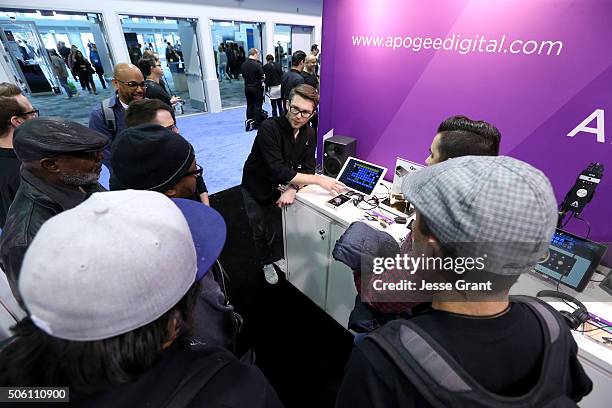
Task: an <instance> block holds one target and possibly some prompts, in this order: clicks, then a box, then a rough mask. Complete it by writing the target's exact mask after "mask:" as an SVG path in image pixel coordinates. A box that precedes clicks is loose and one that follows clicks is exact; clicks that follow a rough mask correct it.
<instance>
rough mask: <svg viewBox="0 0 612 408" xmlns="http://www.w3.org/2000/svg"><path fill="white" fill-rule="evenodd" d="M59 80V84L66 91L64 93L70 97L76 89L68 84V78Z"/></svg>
mask: <svg viewBox="0 0 612 408" xmlns="http://www.w3.org/2000/svg"><path fill="white" fill-rule="evenodd" d="M59 81H60V85H61V86H62V88H64V91H66V93H67V94H68V97H69V98H72V97H73V96H74V94H76V91H74V90H72V89H71V88H70V87H69V86H68V78H60V79H59Z"/></svg>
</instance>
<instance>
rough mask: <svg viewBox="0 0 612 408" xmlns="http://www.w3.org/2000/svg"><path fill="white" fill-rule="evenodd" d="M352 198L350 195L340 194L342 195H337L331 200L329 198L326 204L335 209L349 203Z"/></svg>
mask: <svg viewBox="0 0 612 408" xmlns="http://www.w3.org/2000/svg"><path fill="white" fill-rule="evenodd" d="M350 200H351V199H350V197H348V196H346V195H344V194H340V195H337V196H335V197H334V198H332V199H331V200H328V201H327V202H326V203H325V204H326V205H327V206H329V207H331V208H333V209H337V208H339V207H340V206H341V205H343V204H345V203H347V202H348V201H350Z"/></svg>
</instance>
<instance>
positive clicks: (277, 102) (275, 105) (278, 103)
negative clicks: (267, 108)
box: [270, 98, 285, 117]
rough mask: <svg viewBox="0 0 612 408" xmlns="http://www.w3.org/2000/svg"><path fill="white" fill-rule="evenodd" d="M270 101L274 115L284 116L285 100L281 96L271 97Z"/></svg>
mask: <svg viewBox="0 0 612 408" xmlns="http://www.w3.org/2000/svg"><path fill="white" fill-rule="evenodd" d="M270 103H272V117H275V116H283V114H284V113H285V111H284V110H283V100H282V99H281V98H278V99H270ZM277 112H278V113H277Z"/></svg>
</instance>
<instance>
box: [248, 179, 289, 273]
mask: <svg viewBox="0 0 612 408" xmlns="http://www.w3.org/2000/svg"><path fill="white" fill-rule="evenodd" d="M242 198H243V199H244V209H245V211H246V213H247V217H248V218H249V224H250V225H251V229H252V230H253V242H254V243H255V250H256V252H257V257H258V258H259V261H260V262H261V264H262V265H268V264H271V263H272V262H276V261H278V260H279V259H281V258H282V257H283V219H282V213H281V209H280V208H278V206H277V205H276V203H272V204H270V205H268V206H262V205H261V204H259V202H257V200H255V198H253V196H252V195H251V193H249V192H248V191H247V190H246V189H244V188H242Z"/></svg>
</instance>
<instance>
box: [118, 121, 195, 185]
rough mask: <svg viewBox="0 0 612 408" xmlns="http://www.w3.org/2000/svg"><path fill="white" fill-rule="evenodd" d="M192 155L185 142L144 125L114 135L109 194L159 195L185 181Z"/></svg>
mask: <svg viewBox="0 0 612 408" xmlns="http://www.w3.org/2000/svg"><path fill="white" fill-rule="evenodd" d="M194 159H195V154H194V152H193V147H192V146H191V144H190V143H189V142H188V141H187V140H185V138H184V137H183V136H181V135H179V134H177V133H174V132H173V131H171V130H169V129H166V128H165V127H163V126H160V125H155V124H150V123H145V124H143V125H138V126H135V127H132V128H128V129H126V130H124V131H123V132H121V133H120V134H118V135H117V138H116V139H115V141H114V142H113V145H112V147H111V167H112V169H113V177H114V178H115V179H116V183H115V184H116V185H115V186H111V189H112V190H117V189H119V187H120V188H121V189H134V190H153V191H158V192H161V193H163V192H164V191H166V190H168V189H170V188H172V187H173V186H174V185H176V183H178V182H179V180H180V179H182V178H183V177H185V174H187V172H188V171H189V167H190V166H191V163H193V160H194Z"/></svg>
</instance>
